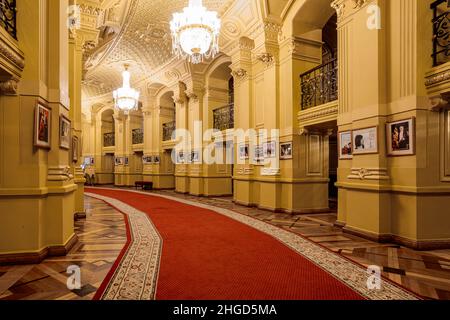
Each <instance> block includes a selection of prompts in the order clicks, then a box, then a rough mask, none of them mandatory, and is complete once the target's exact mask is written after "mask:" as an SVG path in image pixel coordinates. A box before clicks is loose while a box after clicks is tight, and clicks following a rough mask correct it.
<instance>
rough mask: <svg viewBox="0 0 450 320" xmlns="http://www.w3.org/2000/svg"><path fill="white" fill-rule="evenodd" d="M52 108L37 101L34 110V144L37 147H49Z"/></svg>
mask: <svg viewBox="0 0 450 320" xmlns="http://www.w3.org/2000/svg"><path fill="white" fill-rule="evenodd" d="M51 116H52V110H51V109H50V108H49V107H46V106H44V105H43V104H41V103H38V105H37V106H36V109H35V112H34V146H35V147H37V148H43V149H50V148H51V142H50V141H51V125H52V121H51V120H52V118H51Z"/></svg>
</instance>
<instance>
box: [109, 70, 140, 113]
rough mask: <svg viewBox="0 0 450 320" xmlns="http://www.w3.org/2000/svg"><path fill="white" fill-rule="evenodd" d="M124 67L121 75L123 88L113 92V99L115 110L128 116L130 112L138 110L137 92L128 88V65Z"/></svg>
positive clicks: (129, 75) (129, 76)
mask: <svg viewBox="0 0 450 320" xmlns="http://www.w3.org/2000/svg"><path fill="white" fill-rule="evenodd" d="M124 67H125V71H124V72H123V73H122V78H123V86H122V88H119V89H117V90H115V91H114V92H113V97H114V103H115V105H116V108H118V109H119V110H122V111H124V112H125V114H128V113H129V112H130V111H132V110H137V109H138V106H139V92H138V91H137V90H134V89H133V88H131V87H130V78H131V74H130V72H129V71H128V67H129V65H127V64H125V65H124Z"/></svg>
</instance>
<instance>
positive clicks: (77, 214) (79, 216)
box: [73, 211, 86, 221]
mask: <svg viewBox="0 0 450 320" xmlns="http://www.w3.org/2000/svg"><path fill="white" fill-rule="evenodd" d="M73 218H74V220H75V221H79V220H84V219H86V212H85V211H84V212H75V214H74V215H73Z"/></svg>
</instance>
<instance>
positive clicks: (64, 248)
mask: <svg viewBox="0 0 450 320" xmlns="http://www.w3.org/2000/svg"><path fill="white" fill-rule="evenodd" d="M77 242H78V236H77V235H76V234H73V236H72V237H71V238H70V239H69V240H68V241H67V243H66V244H65V245H60V246H48V247H46V248H44V249H42V250H41V251H39V252H23V253H12V254H0V265H23V264H38V263H41V262H42V261H43V260H45V259H46V258H48V257H59V256H65V255H67V253H69V251H70V250H71V249H72V248H73V247H74V246H75V244H76V243H77Z"/></svg>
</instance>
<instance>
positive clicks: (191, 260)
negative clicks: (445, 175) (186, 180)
mask: <svg viewBox="0 0 450 320" xmlns="http://www.w3.org/2000/svg"><path fill="white" fill-rule="evenodd" d="M102 195H103V197H104V196H106V197H107V198H102ZM148 195H152V197H148ZM111 196H112V197H113V198H114V199H109V198H108V197H111ZM161 196H162V197H164V198H160V197H161ZM98 197H99V198H100V199H103V200H105V201H107V202H110V203H111V204H112V205H113V206H111V204H107V203H106V202H104V201H103V200H100V199H98ZM117 200H120V202H117ZM136 201H137V202H136ZM178 201H181V202H178ZM85 203H86V212H87V218H86V220H79V221H77V222H76V233H77V235H78V238H79V242H78V244H77V245H76V246H75V247H74V248H72V250H71V252H70V253H69V254H68V255H67V256H66V257H55V258H49V259H46V260H45V261H43V262H42V263H40V264H38V265H27V266H3V267H0V299H2V300H16V299H31V300H35V299H45V300H47V299H50V300H53V299H55V300H61V299H64V300H91V299H107V300H114V299H124V298H125V299H127V298H128V299H163V300H164V299H169V300H173V299H193V300H199V299H208V300H209V299H258V298H259V299H268V298H269V299H275V300H278V299H313V298H316V299H317V298H320V299H338V300H340V299H359V298H368V299H370V298H374V297H373V296H370V295H369V296H363V295H362V294H361V293H362V292H363V294H367V292H366V291H365V290H364V286H361V283H360V284H359V286H358V284H357V283H358V281H357V280H356V282H355V283H352V286H353V288H356V289H357V290H353V289H350V287H349V286H348V285H345V283H346V281H349V280H348V278H352V277H351V276H350V277H349V274H352V273H349V269H348V268H350V270H353V271H352V272H353V273H355V271H354V270H359V272H361V274H365V273H366V267H367V266H369V265H378V266H381V267H382V268H383V276H384V277H385V278H384V280H383V288H385V287H386V286H388V287H389V288H390V290H389V294H390V295H389V297H390V298H391V299H409V298H415V297H414V296H413V295H411V294H409V293H408V292H407V291H405V290H402V289H401V288H399V287H395V286H391V285H390V283H397V284H399V285H400V286H402V287H404V288H406V289H409V290H411V291H413V292H414V293H416V294H417V295H418V297H423V298H431V299H450V296H449V294H450V250H437V251H429V252H425V251H421V252H417V251H414V250H410V249H406V248H402V247H399V246H397V245H391V244H378V243H374V242H371V241H368V240H364V239H361V238H358V237H355V236H351V235H348V234H343V233H342V231H341V229H340V228H337V227H335V226H333V223H334V221H335V219H336V215H335V214H334V213H328V214H315V215H292V216H289V215H285V214H276V213H271V212H268V211H263V210H259V209H255V208H248V207H243V206H239V205H236V204H234V203H233V202H232V201H231V200H230V199H228V198H198V197H193V196H188V195H180V194H177V193H174V192H172V191H159V192H151V193H150V192H146V193H143V192H138V193H137V192H135V191H129V190H123V189H100V188H89V189H87V190H86V196H85ZM124 203H125V204H126V203H128V204H130V203H134V204H135V208H136V209H138V210H144V209H145V210H148V212H149V215H148V216H149V217H150V218H151V220H148V221H146V219H145V218H143V217H140V218H139V217H138V218H136V217H135V218H130V217H131V216H132V215H133V214H135V213H136V212H133V211H134V210H131V208H130V207H127V206H126V205H124ZM198 206H201V208H200V207H198ZM205 206H206V207H205ZM133 207H134V205H133ZM118 209H120V210H122V212H125V215H124V214H123V213H121V212H119V210H118ZM188 209H190V210H188ZM130 210H131V211H130ZM209 210H219V211H222V210H225V211H224V212H225V216H224V215H223V213H222V214H221V213H218V212H215V211H209ZM188 218H189V219H188ZM136 219H137V220H136ZM236 219H237V220H236ZM254 219H256V220H254ZM216 220H217V221H216ZM149 221H150V223H149ZM182 222H183V223H182ZM217 222H219V223H218V224H217V225H216V223H217ZM248 225H250V227H249V226H248ZM130 226H131V228H130ZM152 226H156V228H152ZM143 227H144V229H142V230H141V229H139V228H143ZM133 228H134V229H135V230H134V231H135V232H136V231H138V230H139V232H138V233H136V234H138V235H139V236H136V235H133ZM258 230H259V231H258ZM261 230H263V231H261ZM286 231H287V232H286ZM127 232H128V236H127ZM130 232H131V233H130ZM266 232H267V234H266V235H265V234H264V233H266ZM278 232H281V233H282V234H281V238H279V236H280V235H279V234H278ZM267 235H269V237H267ZM130 236H131V237H130ZM205 236H206V238H204V237H205ZM227 236H232V237H230V238H229V239H228V238H226V237H227ZM286 236H287V237H288V238H287V240H286ZM140 237H141V238H140ZM159 237H161V238H162V239H159ZM253 237H256V238H253ZM290 237H292V238H291V240H293V241H294V242H293V243H296V242H297V241H300V243H298V244H299V245H300V248H297V249H295V246H294V249H290V248H289V247H288V246H289V241H290V240H289V238H290ZM138 238H140V239H141V240H142V241H143V242H142V243H143V244H144V247H141V248H138V246H137V247H135V248H133V246H132V243H131V242H133V241H137V240H138ZM247 238H248V239H247ZM149 239H150V240H151V241H149ZM251 239H253V240H256V241H254V242H253V243H252V242H251V241H250V240H251ZM246 240H249V242H246ZM155 241H156V242H155ZM159 241H161V242H159ZM215 241H219V242H218V243H217V244H220V246H214V242H215ZM220 241H222V242H220ZM286 241H287V242H286ZM165 242H167V243H166V245H165ZM258 244H260V245H258ZM199 245H201V246H203V249H207V250H210V251H204V252H202V251H201V249H202V248H199V247H198V246H199ZM235 245H238V247H237V248H236V249H233V246H235ZM291 245H292V243H291ZM309 246H311V247H310V250H309V251H308V250H306V251H305V252H303V254H304V255H305V256H306V257H309V258H311V259H312V262H313V264H320V263H321V262H322V263H323V262H324V261H327V263H326V264H324V265H322V267H324V268H325V269H328V272H330V273H327V272H323V270H321V269H320V268H317V267H314V266H313V264H310V263H309V262H307V261H306V260H304V259H303V258H302V257H304V256H303V255H302V254H299V253H298V251H296V250H302V249H305V248H308V247H309ZM161 249H162V251H161V252H159V250H161ZM197 249H198V251H197ZM133 250H144V251H136V252H139V255H138V260H137V261H136V262H132V258H128V259H131V260H129V261H128V260H127V259H125V258H124V256H125V257H126V256H127V255H128V256H130V255H132V251H133ZM266 250H267V251H266ZM130 251H131V252H130ZM158 252H159V253H158ZM277 253H278V254H277ZM159 254H161V256H160V259H161V261H159V262H157V261H158V259H159V258H158V255H159ZM233 254H234V255H235V256H230V255H233ZM311 254H313V256H310V255H311ZM247 257H252V259H250V260H248V259H246V258H247ZM146 259H148V260H146ZM242 259H243V260H242ZM277 259H281V261H284V262H283V263H280V261H277ZM322 259H325V260H323V261H322ZM130 261H131V262H130ZM332 261H335V262H334V263H331V262H332ZM350 261H352V262H354V263H351V262H350ZM336 262H337V264H336ZM128 263H131V265H128ZM133 263H135V266H138V270H137V271H138V272H136V273H133V266H132V264H133ZM146 263H147V264H146ZM159 263H161V265H160V269H158V268H159ZM305 264H306V266H305ZM70 265H78V266H80V268H81V280H82V288H81V289H80V290H73V291H69V290H68V289H67V286H66V282H67V274H66V270H67V267H68V266H70ZM127 265H128V266H131V268H130V270H129V271H127V272H131V273H132V275H131V276H130V275H129V274H128V277H130V279H131V280H128V281H126V282H125V281H124V283H127V284H126V285H125V287H124V288H122V289H123V290H122V291H121V295H122V296H121V295H119V294H118V291H117V290H114V285H112V284H114V283H119V284H120V283H121V281H122V280H124V279H122V278H121V276H123V275H124V274H127V272H125V270H126V267H127ZM143 265H147V266H149V268H147V269H145V268H144V269H142V266H143ZM338 265H341V267H342V268H343V269H342V268H341V269H340V270H341V271H336V270H330V266H334V267H335V268H336V269H339V268H338V267H337V266H338ZM358 265H361V267H359V266H358ZM243 266H245V267H246V268H243ZM153 268H154V269H153ZM353 268H356V269H353ZM215 269H217V272H216V273H215V272H214V271H213V270H215ZM331 269H333V267H331ZM258 270H259V271H258ZM342 271H344V272H343V273H342ZM356 273H358V272H356ZM314 274H315V275H316V277H313V279H311V278H310V277H311V275H314ZM136 275H140V276H141V278H139V285H140V286H142V285H144V286H145V285H148V289H150V290H142V291H139V293H136V292H133V288H135V286H134V285H130V283H132V281H133V279H135V278H134V277H135V276H136ZM158 275H159V277H158ZM330 275H333V276H330ZM334 277H335V278H334ZM118 278H119V280H118ZM357 278H358V277H356V279H357ZM362 279H363V282H364V285H365V281H366V280H367V277H366V276H364V277H363V278H362ZM135 280H136V279H135ZM225 280H226V281H225ZM130 281H131V282H130ZM280 281H281V282H280ZM283 281H286V283H285V284H284V285H279V284H280V283H282V282H283ZM350 281H355V279H353V280H350ZM275 283H276V284H278V286H276V288H278V290H273V289H274V288H273V287H271V286H273V285H274V284H275ZM321 283H322V285H326V287H324V289H323V290H318V288H320V286H321ZM139 285H138V287H139ZM268 288H271V289H272V290H267V289H268ZM252 289H253V290H252ZM153 290H155V291H153ZM391 290H392V291H391ZM124 292H125V293H124ZM378 294H379V295H378V296H377V297H376V298H377V299H386V298H387V297H386V296H383V294H385V292H382V293H378ZM123 295H125V296H123Z"/></svg>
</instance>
